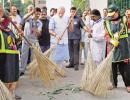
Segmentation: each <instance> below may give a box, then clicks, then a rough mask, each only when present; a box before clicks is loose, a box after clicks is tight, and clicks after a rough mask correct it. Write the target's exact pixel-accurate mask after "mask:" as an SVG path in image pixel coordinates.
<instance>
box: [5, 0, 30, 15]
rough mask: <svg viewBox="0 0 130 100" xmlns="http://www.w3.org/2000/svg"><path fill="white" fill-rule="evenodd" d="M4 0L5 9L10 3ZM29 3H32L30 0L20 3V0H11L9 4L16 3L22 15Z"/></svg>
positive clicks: (8, 7)
mask: <svg viewBox="0 0 130 100" xmlns="http://www.w3.org/2000/svg"><path fill="white" fill-rule="evenodd" d="M7 1H8V0H5V4H4V7H5V9H10V3H8V2H7ZM29 4H32V0H26V2H25V4H22V2H21V0H12V2H11V5H16V6H17V8H18V9H19V10H20V14H21V15H24V14H25V12H26V8H27V6H28V5H29Z"/></svg>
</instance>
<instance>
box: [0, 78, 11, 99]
mask: <svg viewBox="0 0 130 100" xmlns="http://www.w3.org/2000/svg"><path fill="white" fill-rule="evenodd" d="M0 100H13V97H12V96H11V94H10V92H9V90H8V89H7V88H6V86H5V85H4V84H3V83H2V82H1V80H0Z"/></svg>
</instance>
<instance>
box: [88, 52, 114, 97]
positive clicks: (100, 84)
mask: <svg viewBox="0 0 130 100" xmlns="http://www.w3.org/2000/svg"><path fill="white" fill-rule="evenodd" d="M112 55H113V50H112V51H111V52H110V54H109V55H108V56H107V58H106V59H104V60H103V61H102V62H101V64H100V65H99V66H98V67H97V69H96V70H95V71H94V72H93V75H92V76H91V78H92V79H93V80H92V81H91V84H90V87H89V92H91V93H92V94H94V95H98V96H106V95H107V91H108V82H109V81H110V73H111V64H112Z"/></svg>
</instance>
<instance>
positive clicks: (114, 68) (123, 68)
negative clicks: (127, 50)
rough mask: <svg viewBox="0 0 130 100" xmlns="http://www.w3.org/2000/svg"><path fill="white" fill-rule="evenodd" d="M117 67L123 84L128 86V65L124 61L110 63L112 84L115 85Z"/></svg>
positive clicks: (129, 84) (129, 67)
mask: <svg viewBox="0 0 130 100" xmlns="http://www.w3.org/2000/svg"><path fill="white" fill-rule="evenodd" d="M118 68H119V72H120V74H121V76H122V78H123V81H124V84H125V86H126V87H127V86H130V66H129V64H127V63H124V62H117V63H112V74H113V85H114V86H117V76H118V74H117V71H118Z"/></svg>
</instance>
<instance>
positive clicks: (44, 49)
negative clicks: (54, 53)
mask: <svg viewBox="0 0 130 100" xmlns="http://www.w3.org/2000/svg"><path fill="white" fill-rule="evenodd" d="M40 47H41V50H42V52H43V53H44V52H45V51H46V50H48V49H49V48H50V45H47V46H43V45H42V46H40Z"/></svg>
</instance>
